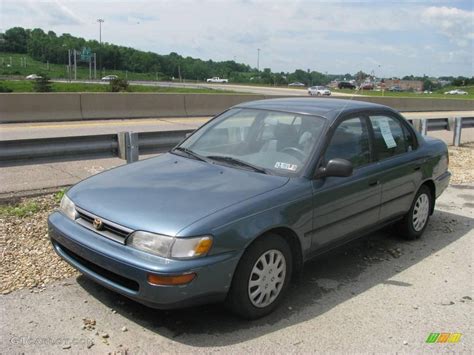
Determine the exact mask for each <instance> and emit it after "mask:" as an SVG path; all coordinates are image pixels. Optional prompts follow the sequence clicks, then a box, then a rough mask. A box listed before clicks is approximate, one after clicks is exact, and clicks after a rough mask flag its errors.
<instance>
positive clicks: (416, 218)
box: [398, 185, 434, 240]
mask: <svg viewBox="0 0 474 355" xmlns="http://www.w3.org/2000/svg"><path fill="white" fill-rule="evenodd" d="M433 202H434V201H433V196H432V194H431V191H430V189H429V188H428V186H426V185H423V186H421V187H420V189H419V190H418V192H417V193H416V195H415V199H414V200H413V203H412V206H411V208H410V211H409V212H408V213H407V214H406V215H405V217H404V218H403V219H402V220H401V221H400V222H399V224H398V229H399V231H400V233H401V234H402V236H403V237H404V238H405V239H408V240H413V239H417V238H419V237H420V236H421V235H422V234H423V232H424V231H425V229H426V226H427V225H428V221H429V219H430V212H431V206H432V204H433Z"/></svg>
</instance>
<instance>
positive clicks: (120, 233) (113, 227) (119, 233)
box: [76, 207, 133, 244]
mask: <svg viewBox="0 0 474 355" xmlns="http://www.w3.org/2000/svg"><path fill="white" fill-rule="evenodd" d="M76 211H77V214H78V215H79V218H78V219H76V222H77V223H79V224H80V225H82V226H83V227H86V228H88V229H90V230H92V231H94V232H96V233H98V234H100V235H103V236H104V237H106V238H109V239H112V240H114V241H116V242H119V243H122V244H124V243H125V239H126V238H127V237H128V236H129V235H130V233H132V232H133V230H132V229H129V228H126V227H124V226H121V225H118V224H116V223H114V222H111V221H108V220H105V219H103V218H100V217H99V216H96V215H94V214H92V213H90V212H87V211H85V210H83V209H81V208H78V207H76ZM96 218H98V219H100V220H101V221H102V222H103V226H102V228H101V229H100V230H98V229H95V228H94V226H93V222H94V219H96Z"/></svg>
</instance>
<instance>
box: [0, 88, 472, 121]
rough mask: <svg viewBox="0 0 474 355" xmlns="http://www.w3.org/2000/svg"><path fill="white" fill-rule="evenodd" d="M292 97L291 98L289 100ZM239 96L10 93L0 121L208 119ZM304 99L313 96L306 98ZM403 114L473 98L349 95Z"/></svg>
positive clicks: (461, 104) (0, 103)
mask: <svg viewBox="0 0 474 355" xmlns="http://www.w3.org/2000/svg"><path fill="white" fill-rule="evenodd" d="M293 97H294V96H293ZM264 98H271V96H263V95H243V94H235V95H234V94H159V93H42V94H37V93H12V94H0V123H8V122H47V121H69V120H91V119H110V118H143V117H187V116H212V115H215V114H217V113H219V112H222V111H224V110H226V109H227V108H229V107H231V106H233V105H236V104H239V103H241V102H245V101H252V100H261V99H264ZM307 99H308V100H317V98H310V97H307ZM353 100H360V101H367V102H373V103H378V104H382V105H387V106H390V107H393V108H394V109H396V110H399V111H404V112H417V111H473V110H474V100H462V99H461V100H460V99H418V98H393V97H362V96H357V97H354V98H353Z"/></svg>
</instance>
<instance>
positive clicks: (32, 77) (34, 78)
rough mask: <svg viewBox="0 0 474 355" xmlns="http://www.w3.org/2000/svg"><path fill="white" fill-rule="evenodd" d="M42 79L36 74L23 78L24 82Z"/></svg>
mask: <svg viewBox="0 0 474 355" xmlns="http://www.w3.org/2000/svg"><path fill="white" fill-rule="evenodd" d="M42 78H43V77H42V76H41V75H38V74H30V75H28V76H26V77H25V79H26V80H37V79H42Z"/></svg>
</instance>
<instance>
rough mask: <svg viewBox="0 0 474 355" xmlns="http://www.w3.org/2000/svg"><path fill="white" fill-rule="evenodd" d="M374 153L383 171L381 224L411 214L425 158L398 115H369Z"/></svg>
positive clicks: (381, 176) (411, 132)
mask: <svg viewBox="0 0 474 355" xmlns="http://www.w3.org/2000/svg"><path fill="white" fill-rule="evenodd" d="M369 121H370V126H371V129H372V132H373V142H374V152H375V157H376V159H377V161H378V163H377V164H378V165H379V166H380V168H381V172H382V174H381V175H380V182H381V184H382V199H381V209H380V221H381V222H383V221H386V220H389V219H391V218H394V217H397V216H401V215H403V214H405V213H407V212H408V210H409V209H410V207H411V204H412V202H413V198H414V196H415V193H416V190H417V188H418V186H420V184H421V181H422V168H423V164H424V158H422V157H420V156H419V155H418V154H417V152H416V150H417V148H418V143H417V139H416V135H415V133H414V131H413V129H412V127H410V125H409V124H408V123H407V122H406V121H404V120H403V119H401V118H400V117H398V116H397V115H395V114H391V113H387V112H382V113H376V114H375V113H374V114H370V115H369Z"/></svg>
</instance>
